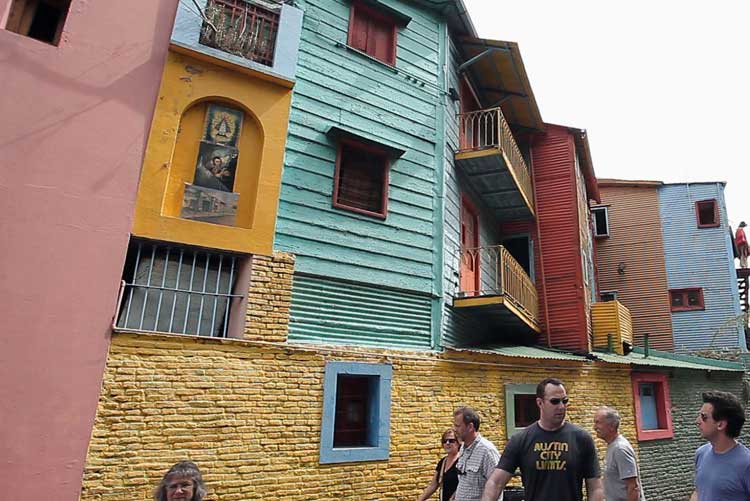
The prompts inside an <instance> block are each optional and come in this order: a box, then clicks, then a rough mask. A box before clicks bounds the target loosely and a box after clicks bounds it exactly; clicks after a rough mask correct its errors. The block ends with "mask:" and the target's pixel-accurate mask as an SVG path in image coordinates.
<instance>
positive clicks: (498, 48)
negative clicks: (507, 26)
mask: <svg viewBox="0 0 750 501" xmlns="http://www.w3.org/2000/svg"><path fill="white" fill-rule="evenodd" d="M458 45H459V47H460V50H461V52H462V56H463V60H464V61H465V62H464V63H463V64H462V65H461V67H460V68H459V71H467V72H469V73H470V75H471V77H472V81H473V83H475V84H478V85H476V87H475V90H476V91H477V92H478V93H479V95H480V96H481V97H482V98H483V99H482V101H483V102H482V105H483V106H484V107H489V108H493V107H495V106H500V108H502V110H503V115H505V119H506V120H507V121H508V123H510V124H511V125H516V126H521V127H525V128H528V129H532V130H537V131H542V130H544V122H543V121H542V115H541V113H540V111H539V107H538V106H537V104H536V98H535V97H534V91H533V90H532V89H531V83H530V82H529V77H528V75H526V68H525V67H524V64H523V59H522V58H521V51H520V50H519V48H518V44H517V43H516V42H505V41H502V40H488V39H484V38H474V37H461V38H459V39H458Z"/></svg>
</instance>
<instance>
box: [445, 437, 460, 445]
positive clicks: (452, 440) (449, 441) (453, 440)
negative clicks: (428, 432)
mask: <svg viewBox="0 0 750 501" xmlns="http://www.w3.org/2000/svg"><path fill="white" fill-rule="evenodd" d="M456 442H457V440H456V439H455V438H446V439H445V440H443V443H444V444H455V443H456Z"/></svg>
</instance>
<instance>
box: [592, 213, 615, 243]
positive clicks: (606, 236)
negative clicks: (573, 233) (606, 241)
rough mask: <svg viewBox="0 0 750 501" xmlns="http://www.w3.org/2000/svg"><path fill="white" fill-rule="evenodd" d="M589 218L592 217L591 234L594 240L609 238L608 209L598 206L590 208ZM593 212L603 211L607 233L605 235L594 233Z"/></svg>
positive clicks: (594, 219) (594, 220)
mask: <svg viewBox="0 0 750 501" xmlns="http://www.w3.org/2000/svg"><path fill="white" fill-rule="evenodd" d="M590 210H591V217H592V223H593V228H592V230H593V231H592V233H593V234H594V238H609V234H610V231H609V207H607V206H606V205H600V206H598V207H591V209H590ZM595 211H604V222H605V224H606V225H607V232H606V233H597V231H596V214H594V212H595Z"/></svg>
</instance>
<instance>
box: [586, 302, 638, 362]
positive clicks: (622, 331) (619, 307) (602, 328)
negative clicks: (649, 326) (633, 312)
mask: <svg viewBox="0 0 750 501" xmlns="http://www.w3.org/2000/svg"><path fill="white" fill-rule="evenodd" d="M591 317H592V324H593V330H594V348H597V349H605V348H608V347H609V335H610V334H612V347H613V348H614V350H615V351H616V352H617V353H620V354H623V349H622V343H623V341H625V342H627V343H629V344H631V345H632V344H633V324H632V320H631V317H630V311H628V309H627V308H626V307H625V306H624V305H623V304H621V303H620V302H619V301H609V302H606V303H595V304H594V305H592V307H591Z"/></svg>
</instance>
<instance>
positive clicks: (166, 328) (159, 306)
mask: <svg viewBox="0 0 750 501" xmlns="http://www.w3.org/2000/svg"><path fill="white" fill-rule="evenodd" d="M240 261H241V258H240V256H238V255H234V254H228V253H221V252H215V251H209V250H204V249H196V248H191V247H185V246H178V245H171V244H164V243H158V242H151V241H143V240H141V241H138V240H136V241H133V242H132V243H131V245H130V248H129V249H128V256H127V259H126V262H125V269H124V271H123V290H122V296H121V301H120V311H119V315H118V319H117V324H116V326H117V328H118V329H122V330H138V331H154V332H170V333H178V334H194V335H198V336H213V337H226V335H227V329H228V324H229V315H230V311H231V309H232V307H233V306H234V305H236V304H237V303H238V302H239V301H240V300H241V299H242V297H243V296H242V295H239V294H234V293H233V290H234V285H235V282H236V280H237V275H238V274H239V265H240Z"/></svg>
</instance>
